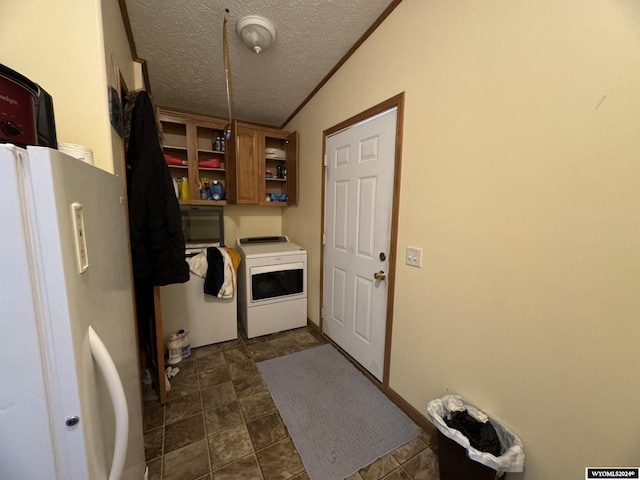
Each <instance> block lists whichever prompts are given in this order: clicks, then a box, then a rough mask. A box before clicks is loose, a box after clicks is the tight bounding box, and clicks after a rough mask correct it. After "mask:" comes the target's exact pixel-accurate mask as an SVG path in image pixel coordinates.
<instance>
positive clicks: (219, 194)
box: [211, 180, 224, 200]
mask: <svg viewBox="0 0 640 480" xmlns="http://www.w3.org/2000/svg"><path fill="white" fill-rule="evenodd" d="M211 198H212V199H213V200H224V187H223V186H222V184H221V183H220V182H219V181H218V180H214V181H213V183H212V184H211Z"/></svg>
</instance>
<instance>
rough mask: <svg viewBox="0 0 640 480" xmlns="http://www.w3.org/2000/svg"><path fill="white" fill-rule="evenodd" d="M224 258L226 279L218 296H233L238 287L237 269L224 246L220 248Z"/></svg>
mask: <svg viewBox="0 0 640 480" xmlns="http://www.w3.org/2000/svg"><path fill="white" fill-rule="evenodd" d="M218 250H219V251H220V253H221V254H222V258H223V260H224V281H223V282H222V286H221V287H220V291H219V292H218V298H233V292H234V291H235V288H236V269H235V268H234V267H233V262H232V261H231V257H230V256H229V254H228V253H227V251H226V250H225V249H224V248H219V249H218Z"/></svg>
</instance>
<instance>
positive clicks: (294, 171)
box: [287, 132, 298, 205]
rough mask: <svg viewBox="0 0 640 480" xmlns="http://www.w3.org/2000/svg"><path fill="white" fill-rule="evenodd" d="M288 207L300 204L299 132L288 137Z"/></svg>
mask: <svg viewBox="0 0 640 480" xmlns="http://www.w3.org/2000/svg"><path fill="white" fill-rule="evenodd" d="M287 170H288V171H287V205H296V204H297V203H298V132H293V133H290V134H289V135H288V136H287Z"/></svg>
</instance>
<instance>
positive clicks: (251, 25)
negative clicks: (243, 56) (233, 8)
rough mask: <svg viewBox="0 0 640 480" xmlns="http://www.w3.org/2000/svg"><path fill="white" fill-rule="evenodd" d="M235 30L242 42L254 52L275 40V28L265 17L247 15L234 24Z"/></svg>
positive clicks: (258, 51) (266, 46)
mask: <svg viewBox="0 0 640 480" xmlns="http://www.w3.org/2000/svg"><path fill="white" fill-rule="evenodd" d="M236 32H238V35H239V36H240V38H241V39H242V41H243V42H244V44H245V45H246V46H247V47H249V48H250V49H251V50H253V51H254V52H256V53H260V52H261V51H262V50H264V49H265V48H268V47H269V46H270V45H271V44H272V43H273V42H275V41H276V29H275V27H274V26H273V24H272V23H271V22H270V21H269V20H267V19H266V18H263V17H259V16H257V15H249V16H248V17H244V18H241V19H240V20H239V21H238V23H237V24H236Z"/></svg>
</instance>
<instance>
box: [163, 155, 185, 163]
mask: <svg viewBox="0 0 640 480" xmlns="http://www.w3.org/2000/svg"><path fill="white" fill-rule="evenodd" d="M164 159H165V160H166V161H167V165H186V164H187V161H186V160H182V159H181V158H178V157H176V156H175V155H171V154H170V153H165V154H164Z"/></svg>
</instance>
